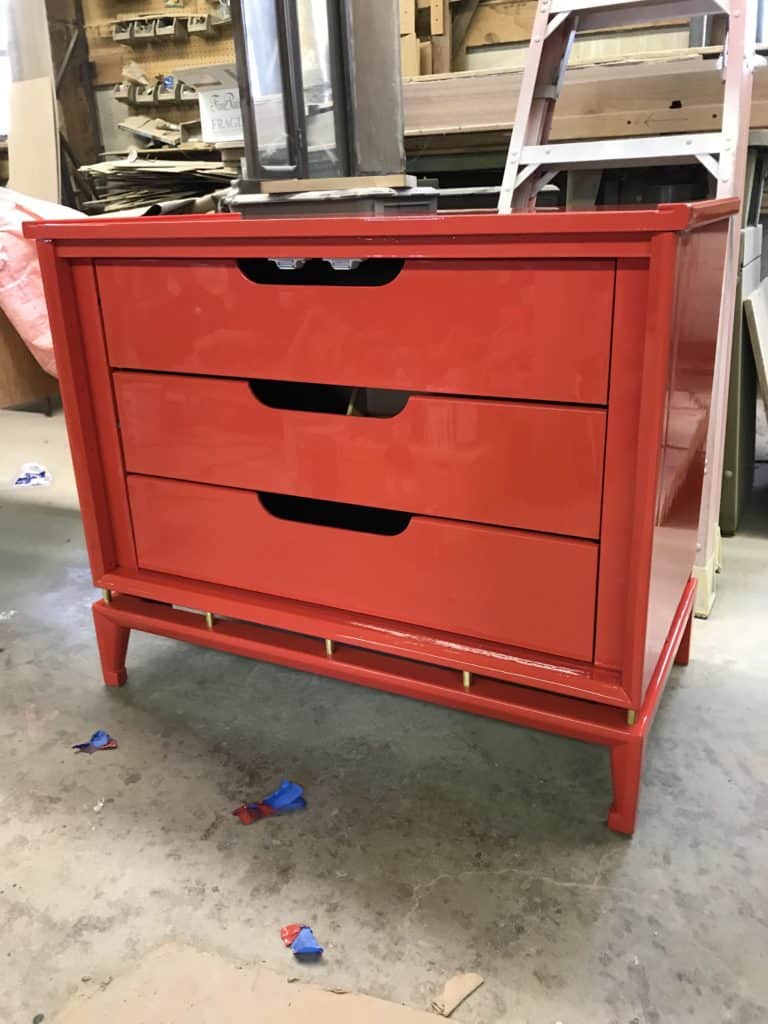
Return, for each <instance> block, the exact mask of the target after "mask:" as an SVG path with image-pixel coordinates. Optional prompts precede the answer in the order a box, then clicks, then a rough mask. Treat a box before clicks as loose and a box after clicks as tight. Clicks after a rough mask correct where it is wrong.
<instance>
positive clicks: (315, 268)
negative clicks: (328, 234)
mask: <svg viewBox="0 0 768 1024" xmlns="http://www.w3.org/2000/svg"><path fill="white" fill-rule="evenodd" d="M404 264H405V260H401V259H391V258H389V257H383V258H381V259H355V258H352V259H349V258H346V259H341V258H333V259H330V258H329V259H305V258H303V257H282V256H276V257H272V258H270V259H259V258H253V259H250V258H249V259H241V260H238V261H237V265H238V267H239V269H240V272H241V273H242V274H243V275H244V276H245V277H247V278H248V280H249V281H253V282H254V284H281V285H322V286H326V285H337V286H338V285H341V286H346V287H347V288H354V287H358V288H360V287H366V288H372V287H378V286H380V285H385V284H389V283H390V282H391V281H394V280H395V278H396V277H397V275H398V274H399V273H400V271H401V270H402V269H403V266H404Z"/></svg>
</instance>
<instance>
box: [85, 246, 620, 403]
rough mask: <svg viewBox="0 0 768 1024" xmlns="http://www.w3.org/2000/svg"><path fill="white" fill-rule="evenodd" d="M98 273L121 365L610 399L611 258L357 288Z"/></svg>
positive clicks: (216, 269) (484, 268) (131, 269)
mask: <svg viewBox="0 0 768 1024" xmlns="http://www.w3.org/2000/svg"><path fill="white" fill-rule="evenodd" d="M276 255H279V253H276ZM285 273H286V282H289V281H290V273H291V272H290V271H286V272H285ZM98 276H99V287H100V291H101V299H102V309H103V313H104V321H105V327H106V335H107V345H108V349H109V357H110V362H111V363H112V365H113V366H117V367H124V368H126V369H131V368H136V369H145V370H165V371H168V372H177V373H197V374H216V375H220V376H231V377H269V378H272V379H274V380H295V381H308V382H316V383H324V384H349V385H352V386H355V387H357V386H360V385H365V386H366V387H377V388H394V389H398V388H401V389H405V390H412V391H435V392H443V393H444V394H457V395H477V396H483V397H497V398H516V399H536V400H541V401H550V402H585V403H590V404H595V405H602V404H604V403H605V401H606V398H607V387H608V363H609V355H610V335H611V318H612V310H613V281H614V266H613V262H612V261H611V260H572V259H564V260H525V259H518V260H428V259H422V260H411V261H406V265H405V268H404V269H403V271H402V272H401V273H400V274H399V275H398V276H397V277H396V278H395V280H393V281H391V282H390V283H389V284H385V285H381V286H378V287H360V288H356V287H351V288H344V287H327V288H324V287H321V286H318V287H312V286H303V287H295V288H294V287H291V285H290V284H289V283H286V284H284V285H278V284H275V285H259V284H255V283H254V282H252V281H249V280H247V279H246V278H245V277H244V276H243V274H242V273H240V270H239V269H238V267H237V264H236V262H235V261H234V260H218V261H203V260H186V261H174V260H169V261H167V262H164V263H163V264H162V267H158V266H156V265H153V264H152V263H151V262H147V261H144V262H135V263H130V262H122V261H118V262H105V263H103V264H101V265H100V266H99V268H98Z"/></svg>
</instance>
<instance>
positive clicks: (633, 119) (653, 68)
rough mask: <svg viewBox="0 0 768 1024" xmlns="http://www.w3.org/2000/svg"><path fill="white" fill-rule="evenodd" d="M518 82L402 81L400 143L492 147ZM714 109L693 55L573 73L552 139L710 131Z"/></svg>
mask: <svg viewBox="0 0 768 1024" xmlns="http://www.w3.org/2000/svg"><path fill="white" fill-rule="evenodd" d="M520 77H521V76H520V72H519V71H486V72H465V73H458V74H452V75H435V76H432V77H431V78H419V79H413V80H412V81H408V82H406V83H405V86H404V90H403V96H404V102H405V125H406V142H407V143H409V142H410V145H411V147H414V146H416V145H418V147H419V150H420V152H423V151H424V150H425V149H426V150H428V151H430V152H466V151H467V150H468V149H474V150H479V149H483V148H486V149H487V148H497V149H498V148H499V147H501V146H503V145H505V143H506V139H507V138H508V135H509V132H510V131H511V128H512V122H513V118H514V112H515V105H516V101H517V93H518V90H519V86H520ZM677 101H679V104H680V105H679V106H678V105H677ZM721 105H722V81H721V79H720V76H719V73H718V71H717V69H716V65H715V62H714V61H704V60H702V59H700V58H699V57H691V58H688V59H676V60H658V61H653V62H638V63H620V64H611V65H602V66H591V67H583V68H573V69H571V70H570V71H569V72H568V75H567V77H566V84H565V88H564V89H563V93H562V96H561V98H560V100H559V102H558V105H557V109H556V113H555V120H554V125H553V133H552V138H553V140H558V139H559V140H563V139H590V138H592V139H598V138H611V137H627V136H633V135H652V134H669V133H675V132H691V131H713V130H716V129H718V128H719V127H720V117H721ZM752 126H753V127H766V126H768V68H767V67H758V68H756V70H755V81H754V93H753V102H752ZM417 140H418V142H417Z"/></svg>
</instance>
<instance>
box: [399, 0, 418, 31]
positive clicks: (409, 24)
mask: <svg viewBox="0 0 768 1024" xmlns="http://www.w3.org/2000/svg"><path fill="white" fill-rule="evenodd" d="M415 32H416V0H400V35H401V36H409V35H412V34H414V33H415Z"/></svg>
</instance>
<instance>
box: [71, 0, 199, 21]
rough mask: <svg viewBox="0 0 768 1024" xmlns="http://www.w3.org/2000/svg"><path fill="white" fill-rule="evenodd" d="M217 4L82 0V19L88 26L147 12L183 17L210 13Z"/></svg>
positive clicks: (144, 0)
mask: <svg viewBox="0 0 768 1024" xmlns="http://www.w3.org/2000/svg"><path fill="white" fill-rule="evenodd" d="M217 6H218V2H216V0H184V3H183V5H182V6H181V7H169V6H167V5H166V3H165V0H83V20H84V22H85V24H86V26H88V27H90V26H97V25H102V24H106V23H107V22H113V21H130V20H131V18H144V17H146V16H147V15H148V14H158V15H163V16H164V17H171V16H172V15H178V16H179V17H181V18H183V17H184V15H185V14H210V13H211V12H212V11H214V10H215V9H216V7H217Z"/></svg>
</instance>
